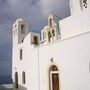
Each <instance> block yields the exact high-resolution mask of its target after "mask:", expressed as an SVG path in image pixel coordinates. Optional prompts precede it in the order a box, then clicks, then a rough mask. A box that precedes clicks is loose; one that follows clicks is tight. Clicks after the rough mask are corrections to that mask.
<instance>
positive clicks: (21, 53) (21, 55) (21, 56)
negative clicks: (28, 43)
mask: <svg viewBox="0 0 90 90" xmlns="http://www.w3.org/2000/svg"><path fill="white" fill-rule="evenodd" d="M22 53H23V51H22V49H20V60H22Z"/></svg>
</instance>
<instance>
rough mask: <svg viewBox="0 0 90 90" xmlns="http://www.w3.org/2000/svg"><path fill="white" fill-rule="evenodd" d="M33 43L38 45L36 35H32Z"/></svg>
mask: <svg viewBox="0 0 90 90" xmlns="http://www.w3.org/2000/svg"><path fill="white" fill-rule="evenodd" d="M34 44H35V45H38V37H37V36H34Z"/></svg>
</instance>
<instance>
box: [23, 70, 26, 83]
mask: <svg viewBox="0 0 90 90" xmlns="http://www.w3.org/2000/svg"><path fill="white" fill-rule="evenodd" d="M22 83H23V84H25V83H26V78H25V72H24V71H23V72H22Z"/></svg>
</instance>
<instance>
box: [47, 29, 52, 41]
mask: <svg viewBox="0 0 90 90" xmlns="http://www.w3.org/2000/svg"><path fill="white" fill-rule="evenodd" d="M51 37H52V35H51V33H50V31H49V32H48V41H49V42H50V41H51Z"/></svg>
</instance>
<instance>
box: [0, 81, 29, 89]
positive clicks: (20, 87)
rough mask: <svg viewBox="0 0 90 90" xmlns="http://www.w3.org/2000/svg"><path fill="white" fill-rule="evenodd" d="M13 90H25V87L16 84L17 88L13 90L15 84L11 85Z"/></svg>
mask: <svg viewBox="0 0 90 90" xmlns="http://www.w3.org/2000/svg"><path fill="white" fill-rule="evenodd" d="M13 88H14V89H13V90H27V88H26V87H24V86H22V85H19V84H18V88H15V82H14V83H13ZM0 90H1V89H0Z"/></svg>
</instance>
